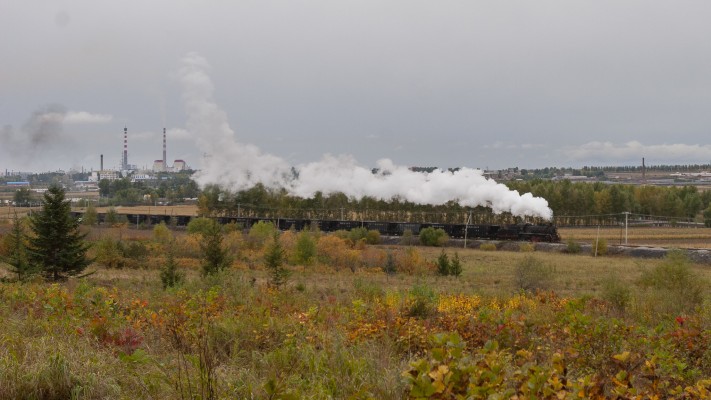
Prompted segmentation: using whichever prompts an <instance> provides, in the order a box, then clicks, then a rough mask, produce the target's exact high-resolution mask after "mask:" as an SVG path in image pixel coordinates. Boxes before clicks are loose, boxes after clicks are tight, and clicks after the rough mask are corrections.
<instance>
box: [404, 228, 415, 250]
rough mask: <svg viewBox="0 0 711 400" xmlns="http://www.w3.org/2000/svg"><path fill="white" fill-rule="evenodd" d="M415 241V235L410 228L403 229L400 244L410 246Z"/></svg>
mask: <svg viewBox="0 0 711 400" xmlns="http://www.w3.org/2000/svg"><path fill="white" fill-rule="evenodd" d="M417 241H418V239H417V237H415V235H413V234H412V230H410V229H405V231H404V232H403V233H402V237H401V238H400V244H401V245H404V246H412V245H413V244H417Z"/></svg>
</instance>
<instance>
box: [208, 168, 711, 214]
mask: <svg viewBox="0 0 711 400" xmlns="http://www.w3.org/2000/svg"><path fill="white" fill-rule="evenodd" d="M505 184H506V185H507V186H508V187H509V188H510V189H512V190H517V191H518V192H519V193H529V192H530V193H532V194H533V195H534V196H538V197H543V198H545V199H546V200H547V201H548V204H549V206H550V207H551V209H552V210H553V213H554V216H555V221H556V223H557V224H559V225H583V224H601V223H602V224H609V223H616V222H621V221H623V220H624V214H623V213H625V212H631V213H634V214H643V215H650V216H662V217H668V218H676V219H679V220H701V213H702V212H703V211H708V214H709V218H708V219H709V220H711V210H709V204H710V203H711V191H700V190H699V189H698V188H697V187H696V186H683V187H662V186H635V185H618V184H605V183H602V182H595V183H587V182H578V183H574V182H571V181H568V180H562V181H549V180H540V179H537V180H531V181H511V182H506V183H505ZM198 206H199V213H200V214H201V215H203V216H240V217H264V218H303V219H336V220H337V219H345V220H375V221H402V222H420V223H425V222H438V223H466V222H467V220H468V221H469V223H472V224H476V223H497V224H502V223H517V222H522V221H524V220H526V221H527V222H534V223H535V222H542V221H540V220H537V219H535V218H526V219H524V218H521V217H514V216H512V215H510V214H508V213H504V214H501V215H494V214H493V213H492V212H491V209H489V208H486V207H473V208H472V207H463V206H461V205H459V204H457V203H456V201H450V202H448V203H446V204H443V205H438V206H435V205H423V204H415V203H412V202H409V201H404V200H402V199H399V198H393V199H390V200H379V199H375V198H372V197H367V196H366V197H363V198H360V199H357V198H353V197H348V196H346V195H345V194H343V193H334V194H323V193H316V194H315V195H314V196H313V197H312V198H309V199H304V198H300V197H295V196H291V195H289V194H288V193H287V192H286V190H284V189H270V188H267V187H265V186H263V185H259V184H258V185H256V186H255V187H253V188H251V189H249V190H243V191H239V192H230V191H229V190H226V189H224V188H221V187H219V186H216V185H209V186H207V187H205V188H204V189H203V191H202V192H201V194H200V197H199V199H198Z"/></svg>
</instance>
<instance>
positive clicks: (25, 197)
mask: <svg viewBox="0 0 711 400" xmlns="http://www.w3.org/2000/svg"><path fill="white" fill-rule="evenodd" d="M12 201H14V202H15V204H16V205H18V206H26V205H29V204H30V202H31V201H32V191H31V190H30V189H27V188H19V189H17V191H16V192H15V195H14V196H13V198H12Z"/></svg>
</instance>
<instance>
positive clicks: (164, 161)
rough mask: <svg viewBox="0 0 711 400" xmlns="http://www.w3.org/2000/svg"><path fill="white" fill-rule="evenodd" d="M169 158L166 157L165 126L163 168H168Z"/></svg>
mask: <svg viewBox="0 0 711 400" xmlns="http://www.w3.org/2000/svg"><path fill="white" fill-rule="evenodd" d="M167 162H168V160H167V159H166V157H165V128H163V168H168V164H167Z"/></svg>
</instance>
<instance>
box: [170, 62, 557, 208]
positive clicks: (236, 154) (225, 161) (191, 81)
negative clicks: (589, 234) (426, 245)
mask: <svg viewBox="0 0 711 400" xmlns="http://www.w3.org/2000/svg"><path fill="white" fill-rule="evenodd" d="M209 70H210V66H209V64H208V63H207V61H206V60H205V59H204V58H203V57H201V56H200V55H198V54H195V53H190V54H188V55H187V56H186V57H185V58H183V60H182V66H181V68H180V70H179V71H178V74H177V78H178V80H179V82H180V83H181V85H182V90H183V102H184V104H185V109H186V112H187V116H188V120H187V128H188V131H190V132H191V133H193V134H194V135H195V136H196V138H197V139H196V140H197V144H198V147H199V148H200V150H201V151H202V152H204V156H203V162H202V168H201V170H200V171H199V172H198V173H197V174H196V176H195V179H196V180H197V182H198V183H199V184H200V185H201V186H204V185H206V184H209V183H215V184H219V185H221V186H224V187H228V188H230V189H232V190H241V189H247V188H250V187H252V186H254V185H255V184H257V183H262V184H264V185H266V186H268V187H282V188H286V189H287V190H288V191H289V192H290V193H291V194H294V195H297V196H301V197H307V198H308V197H312V196H313V195H314V194H315V193H316V192H322V193H324V194H330V193H335V192H342V193H344V194H346V195H347V196H353V197H357V198H361V197H363V196H371V197H374V198H377V199H384V200H389V199H392V198H394V197H398V198H400V199H403V200H407V201H411V202H414V203H418V204H432V205H439V204H444V203H447V202H448V201H452V200H454V201H457V202H458V203H459V204H461V205H463V206H488V207H491V209H492V210H493V211H494V212H495V213H501V212H510V213H512V214H514V215H518V216H534V217H542V218H545V219H550V218H551V217H552V211H551V209H550V208H549V207H548V202H547V201H546V200H545V199H543V198H540V197H533V196H532V195H531V194H530V193H526V194H523V195H521V194H519V193H518V192H517V191H512V190H509V189H508V188H507V187H506V186H505V185H502V184H499V183H496V182H494V181H493V180H490V179H487V178H485V177H484V176H483V174H482V172H481V171H480V170H475V169H470V168H462V169H460V170H458V171H455V172H451V171H445V170H435V171H433V172H431V173H420V172H413V171H411V170H409V169H408V168H407V167H403V166H398V165H395V164H394V163H393V162H392V161H391V160H388V159H384V160H380V161H378V166H377V167H378V171H377V173H373V171H372V170H371V169H369V168H366V167H364V166H361V165H359V164H358V163H357V162H356V161H355V159H353V157H351V156H331V155H325V156H324V157H323V158H322V159H321V160H320V161H316V162H311V163H307V164H302V165H298V166H295V167H294V168H293V169H292V167H291V166H290V165H289V164H287V163H286V162H285V161H284V160H282V159H281V158H279V157H276V156H274V155H271V154H266V153H263V152H262V151H260V150H259V148H257V147H256V146H253V145H249V144H242V143H239V142H238V141H237V140H236V139H235V133H234V131H233V130H232V129H231V128H230V126H229V124H228V123H227V116H226V115H225V112H224V111H223V110H222V109H220V107H219V106H218V105H217V104H216V103H215V102H214V100H213V91H214V87H213V84H212V80H211V79H210V77H209V75H208V72H209Z"/></svg>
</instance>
